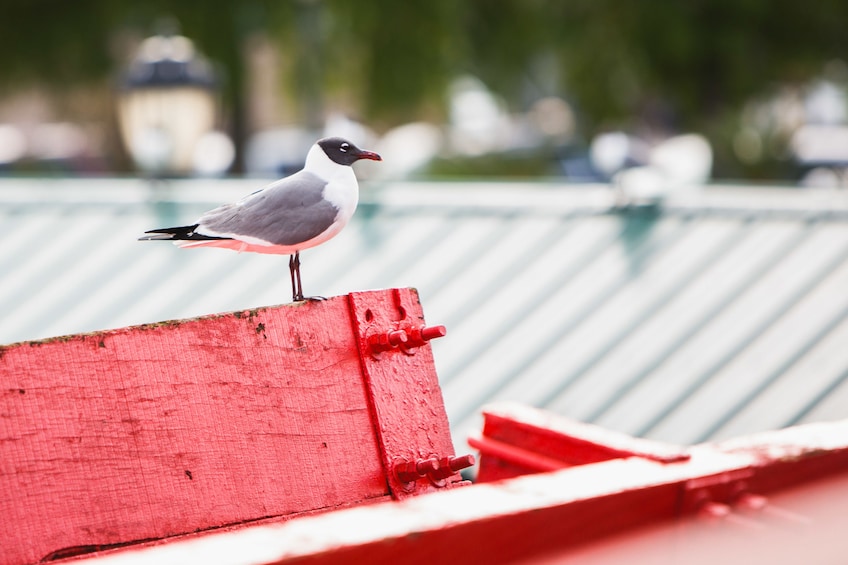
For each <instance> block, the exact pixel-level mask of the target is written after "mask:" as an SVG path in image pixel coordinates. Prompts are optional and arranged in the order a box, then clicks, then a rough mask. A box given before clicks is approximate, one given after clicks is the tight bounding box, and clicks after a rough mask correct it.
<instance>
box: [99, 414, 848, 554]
mask: <svg viewBox="0 0 848 565" xmlns="http://www.w3.org/2000/svg"><path fill="white" fill-rule="evenodd" d="M689 454H690V455H691V457H690V458H688V459H682V460H679V461H676V462H673V463H663V462H658V461H656V460H653V459H648V458H642V457H628V458H619V459H610V460H607V461H602V462H598V463H593V464H587V465H581V466H577V467H571V468H566V469H563V470H560V471H555V472H550V473H540V474H533V475H528V476H524V477H517V478H513V479H507V480H503V481H497V482H493V483H486V484H477V485H473V486H470V487H467V488H463V489H454V490H450V491H445V492H441V493H437V494H432V495H427V496H422V497H416V498H412V499H408V500H404V501H401V502H389V503H378V504H374V505H370V506H362V507H359V508H353V509H348V510H339V511H336V512H332V513H327V514H322V515H319V516H313V517H302V518H297V519H295V520H291V521H289V522H287V523H283V524H274V525H269V526H252V527H245V528H243V529H240V530H238V531H233V532H229V533H214V534H206V535H202V536H194V537H192V538H187V539H183V540H178V541H174V542H171V543H168V544H159V545H156V546H150V547H143V548H141V547H139V548H135V549H132V550H119V551H116V552H115V553H113V554H112V555H108V556H107V555H104V556H102V557H101V558H100V559H95V560H92V561H90V563H91V564H92V565H147V564H151V565H152V564H154V563H155V564H156V565H168V564H178V563H187V562H203V563H207V564H211V565H215V564H219V563H220V564H223V563H228V564H231V565H240V564H245V565H246V564H248V563H251V564H257V565H258V564H271V563H275V564H284V565H295V564H297V565H300V564H310V565H324V564H327V565H329V564H335V563H368V564H375V565H379V564H393V563H404V565H419V564H420V565H431V564H432V563H490V564H494V563H516V562H521V563H525V564H530V563H538V564H553V563H557V564H561V563H575V564H576V563H579V564H581V565H584V564H585V563H593V564H600V563H604V564H616V565H617V564H620V563H657V562H660V563H687V564H706V563H723V564H725V565H729V564H740V565H742V564H745V565H747V564H749V563H764V562H767V563H801V562H809V563H841V562H842V561H843V559H842V558H843V556H844V555H845V552H846V550H848V539H846V538H845V536H844V508H845V505H846V504H848V421H845V422H840V423H835V424H820V425H810V426H803V427H799V428H795V429H791V430H782V431H780V432H775V433H771V434H768V435H761V436H756V437H751V438H742V439H740V440H736V441H734V442H728V443H725V444H720V445H711V444H705V445H701V446H695V447H693V448H691V450H690V451H689ZM484 457H485V455H484ZM762 494H765V495H767V498H763V497H762V496H761V495H762Z"/></svg>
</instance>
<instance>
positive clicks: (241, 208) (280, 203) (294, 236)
mask: <svg viewBox="0 0 848 565" xmlns="http://www.w3.org/2000/svg"><path fill="white" fill-rule="evenodd" d="M360 159H369V160H371V161H382V158H381V157H380V156H379V155H377V154H376V153H372V152H371V151H364V150H362V149H360V148H359V147H357V146H356V145H354V144H353V143H351V142H350V141H348V140H346V139H343V138H341V137H327V138H324V139H320V140H318V141H317V142H315V145H313V146H312V147H311V148H310V149H309V153H308V154H307V155H306V164H305V165H304V167H303V169H302V170H300V171H298V172H296V173H294V174H293V175H291V176H288V177H285V178H283V179H280V180H278V181H276V182H273V183H271V184H269V185H268V186H266V187H265V188H263V189H261V190H259V191H257V192H254V193H253V194H250V195H248V196H246V197H244V198H242V199H241V200H239V201H237V202H234V203H232V204H224V205H223V206H219V207H218V208H215V209H213V210H209V211H208V212H206V213H205V214H203V215H202V216H200V219H198V220H197V223H195V224H192V225H188V226H179V227H174V228H162V229H156V230H150V231H146V232H144V233H145V235H143V236H141V237H140V238H139V241H151V240H167V241H173V242H174V244H176V245H177V246H179V247H222V248H225V249H232V250H235V251H238V252H242V251H247V252H253V253H272V254H279V255H289V256H290V257H289V271H290V273H291V284H292V300H293V301H295V302H298V301H301V300H305V298H304V296H303V285H302V284H301V282H300V252H301V251H302V250H304V249H309V248H310V247H315V246H316V245H320V244H322V243H324V242H325V241H327V240H328V239H330V238H332V237H334V236H335V235H336V234H338V233H339V232H340V231H341V230H342V228H343V227H345V225H346V224H347V222H348V220H350V218H351V216H353V212H354V211H355V210H356V205H357V203H358V201H359V185H358V184H357V182H356V175H355V174H354V173H353V169H352V168H351V167H350V166H351V165H352V164H354V163H355V162H357V161H359V160H360Z"/></svg>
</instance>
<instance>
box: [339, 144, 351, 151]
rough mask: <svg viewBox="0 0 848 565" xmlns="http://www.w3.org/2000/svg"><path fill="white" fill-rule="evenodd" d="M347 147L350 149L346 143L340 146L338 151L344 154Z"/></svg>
mask: <svg viewBox="0 0 848 565" xmlns="http://www.w3.org/2000/svg"><path fill="white" fill-rule="evenodd" d="M348 147H350V145H348V144H347V143H342V144H341V146H340V147H339V150H340V151H342V152H344V153H347V148H348Z"/></svg>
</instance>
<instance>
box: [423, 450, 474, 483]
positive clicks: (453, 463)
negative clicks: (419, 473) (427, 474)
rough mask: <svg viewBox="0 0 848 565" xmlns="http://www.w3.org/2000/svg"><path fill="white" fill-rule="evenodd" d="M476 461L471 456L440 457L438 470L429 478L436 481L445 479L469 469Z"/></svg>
mask: <svg viewBox="0 0 848 565" xmlns="http://www.w3.org/2000/svg"><path fill="white" fill-rule="evenodd" d="M476 461H477V460H476V459H475V458H474V456H473V455H460V456H459V457H453V456H451V457H442V458H441V460H439V468H438V469H436V470H435V471H433V473H432V474H431V476H432V477H433V478H434V479H436V480H441V479H447V478H448V477H450V476H451V475H453V474H454V473H458V472H459V471H461V470H463V469H465V468H466V467H471V466H472V465H474V463H475V462H476Z"/></svg>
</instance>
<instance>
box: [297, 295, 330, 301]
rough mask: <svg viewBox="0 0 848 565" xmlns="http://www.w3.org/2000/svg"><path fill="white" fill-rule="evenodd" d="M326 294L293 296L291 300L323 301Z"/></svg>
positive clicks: (325, 298)
mask: <svg viewBox="0 0 848 565" xmlns="http://www.w3.org/2000/svg"><path fill="white" fill-rule="evenodd" d="M324 300H327V297H326V296H294V297H292V302H323V301H324Z"/></svg>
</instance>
